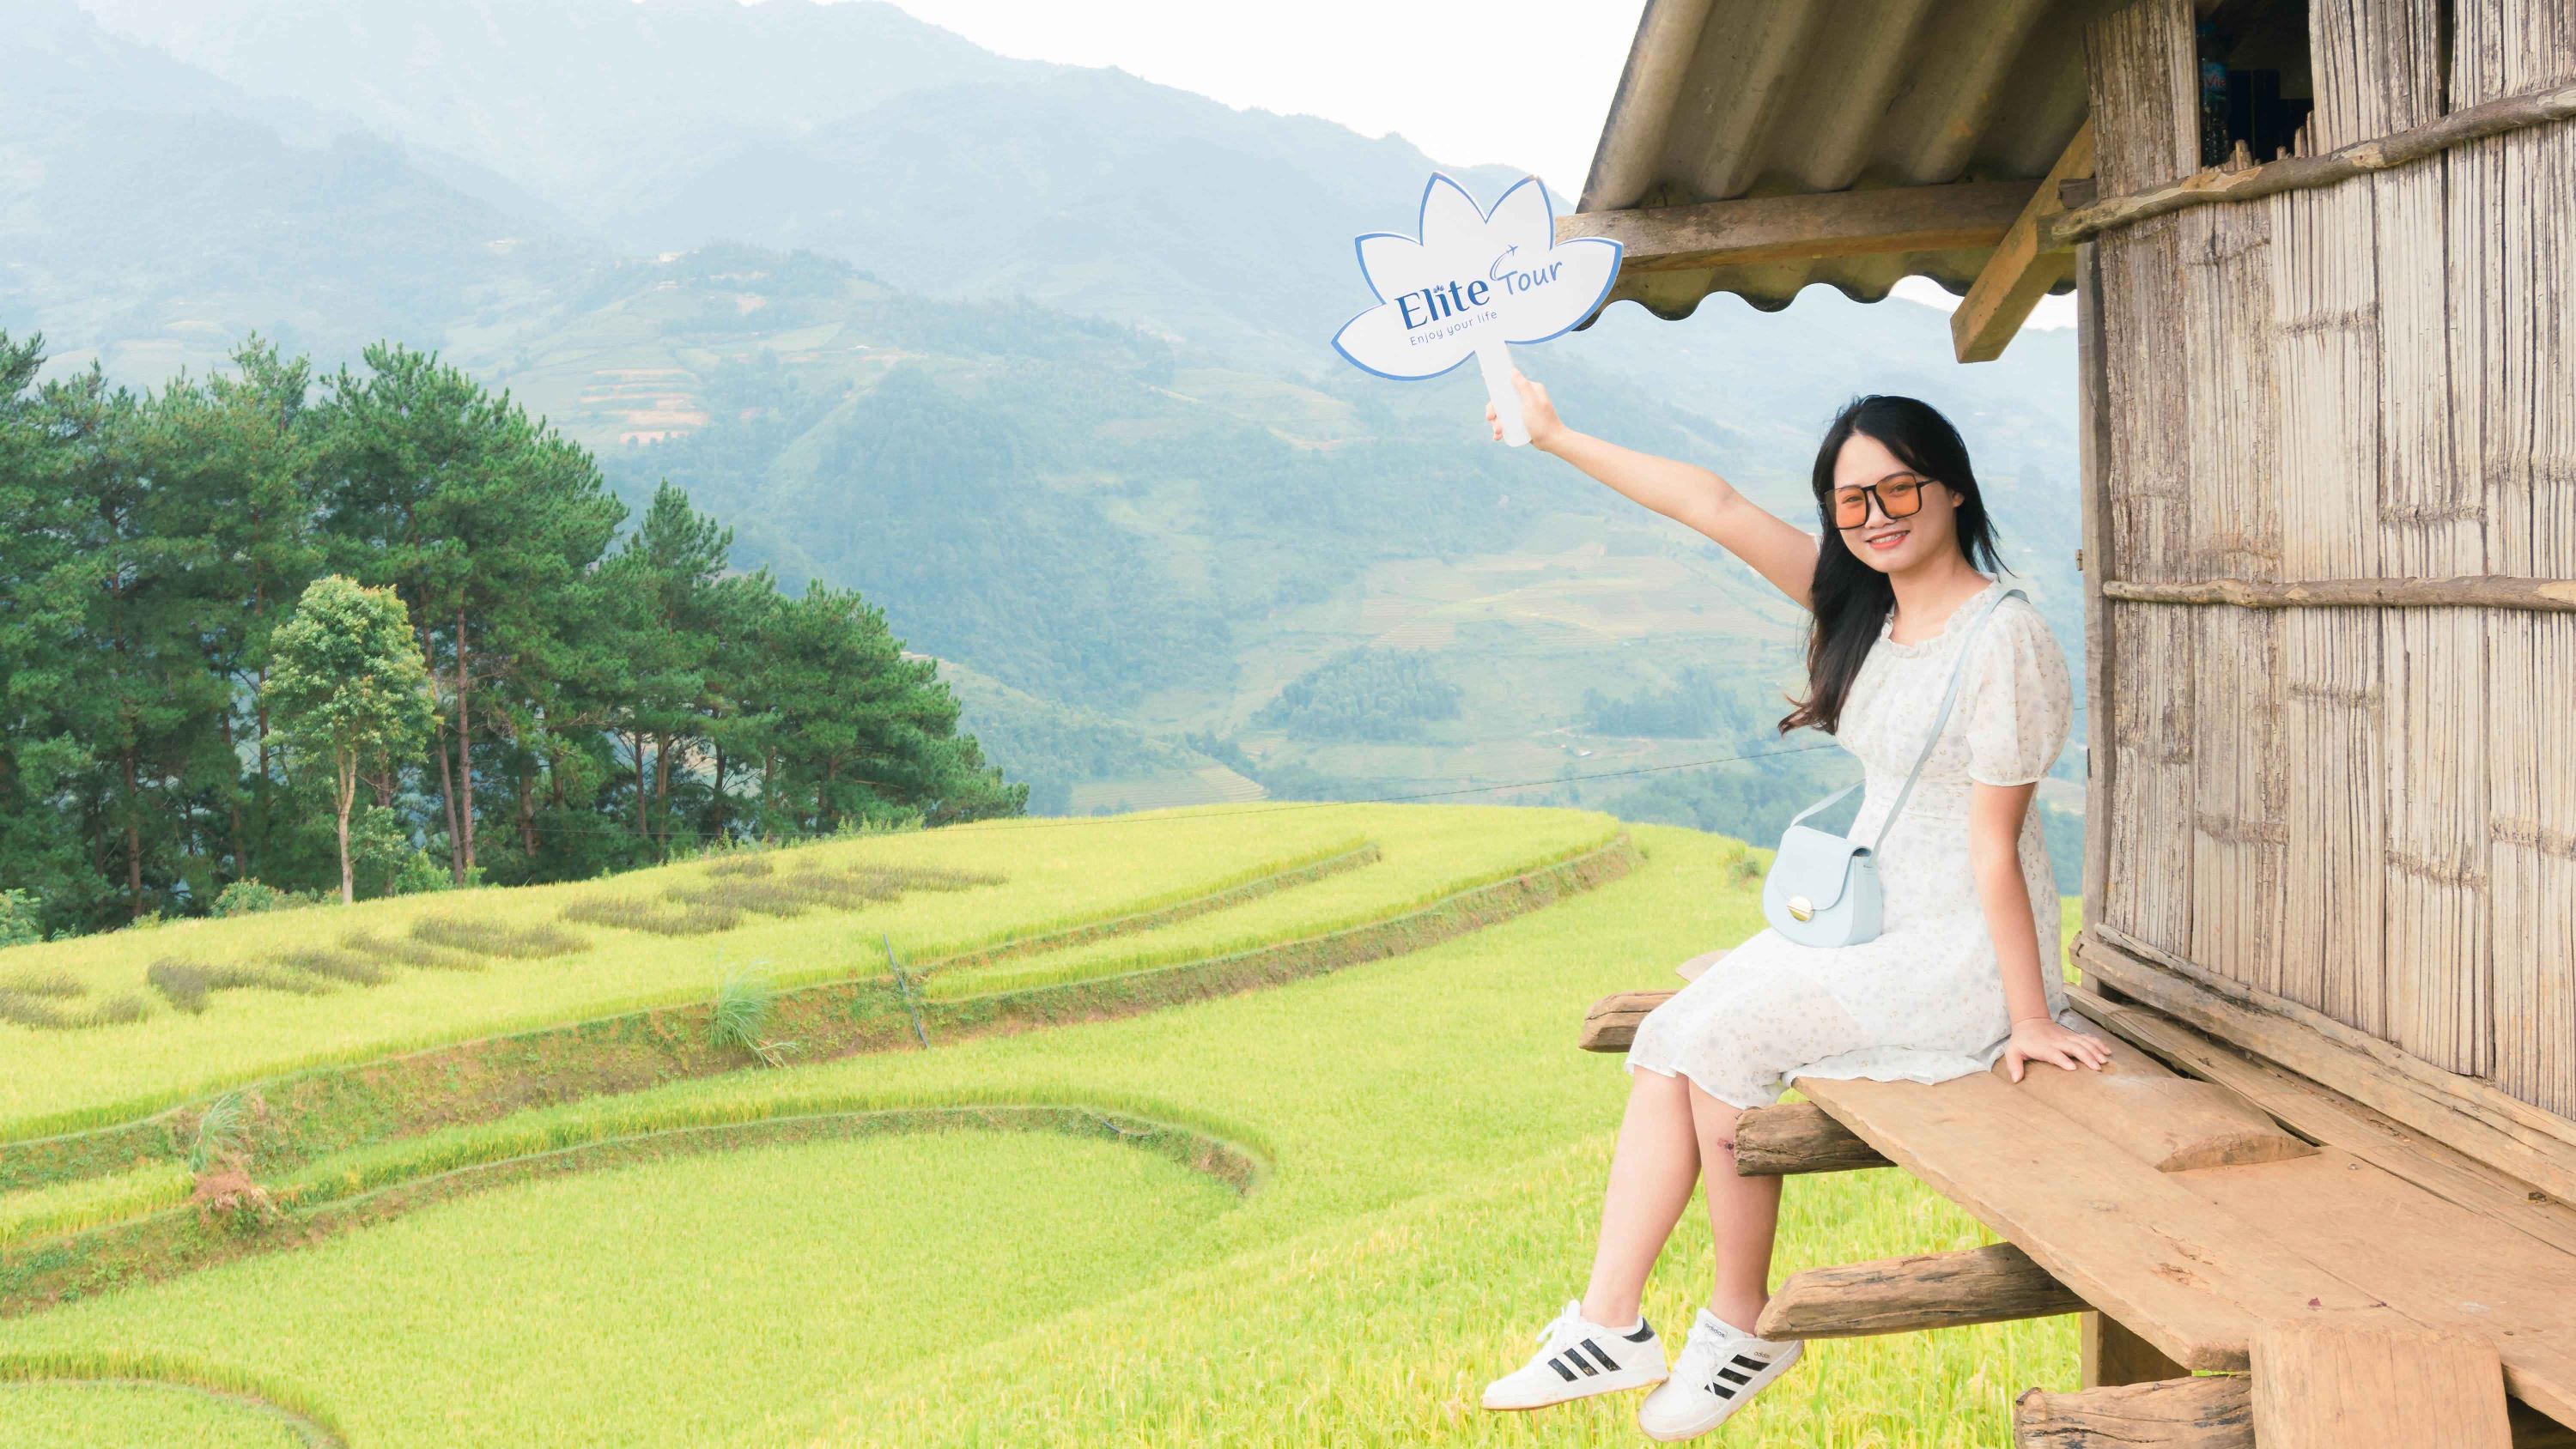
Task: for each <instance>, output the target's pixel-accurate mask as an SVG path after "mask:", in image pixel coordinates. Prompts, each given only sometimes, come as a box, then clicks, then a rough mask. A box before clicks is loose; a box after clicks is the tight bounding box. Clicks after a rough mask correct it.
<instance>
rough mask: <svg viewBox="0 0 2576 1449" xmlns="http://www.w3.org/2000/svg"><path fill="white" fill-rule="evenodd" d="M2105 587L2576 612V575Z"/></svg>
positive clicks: (2332, 604) (2197, 599)
mask: <svg viewBox="0 0 2576 1449" xmlns="http://www.w3.org/2000/svg"><path fill="white" fill-rule="evenodd" d="M2102 591H2103V593H2104V594H2106V595H2108V596H2109V597H2111V598H2114V599H2126V600H2130V601H2133V602H2136V603H2141V604H2202V605H2225V606H2229V607H2233V608H2239V609H2527V610H2533V611H2537V612H2543V613H2576V579H2529V578H2508V577H2505V576H2502V575H2482V576H2472V577H2463V578H2448V579H2433V578H2394V579H2306V580H2302V581H2300V582H2297V583H2278V584H2267V583H2257V582H2251V581H2248V580H2245V579H2192V580H2188V581H2184V582H2176V583H2143V582H2131V581H2128V580H2125V579H2113V580H2107V581H2105V582H2104V583H2103V585H2102Z"/></svg>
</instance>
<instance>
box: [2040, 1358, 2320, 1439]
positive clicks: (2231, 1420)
mask: <svg viewBox="0 0 2576 1449" xmlns="http://www.w3.org/2000/svg"><path fill="white" fill-rule="evenodd" d="M2253 1401H2254V1392H2253V1381H2252V1380H2251V1379H2248V1378H2247V1377H2245V1376H2244V1375H2242V1374H2212V1375H2207V1376H2203V1377H2197V1378H2181V1379H2162V1380H2157V1381H2154V1382H2149V1383H2143V1384H2123V1385H2119V1386H2116V1387H2113V1388H2101V1389H2082V1390H2079V1391H2077V1392H2075V1393H2071V1394H2051V1393H2044V1392H2042V1391H2040V1390H2038V1389H2031V1390H2028V1391H2027V1392H2025V1393H2023V1395H2022V1396H2021V1397H2020V1398H2018V1399H2016V1400H2014V1401H2013V1444H2014V1446H2015V1449H2254V1402H2253ZM2353 1442H2354V1443H2356V1444H2358V1443H2362V1442H2365V1441H2362V1440H2355V1441H2353Z"/></svg>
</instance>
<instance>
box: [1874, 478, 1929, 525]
mask: <svg viewBox="0 0 2576 1449" xmlns="http://www.w3.org/2000/svg"><path fill="white" fill-rule="evenodd" d="M1878 503H1879V506H1880V507H1881V508H1884V509H1886V510H1887V516H1888V517H1890V518H1909V517H1912V516H1913V514H1914V512H1915V511H1916V510H1917V509H1919V508H1921V507H1922V506H1923V485H1922V484H1920V483H1881V484H1880V485H1878Z"/></svg>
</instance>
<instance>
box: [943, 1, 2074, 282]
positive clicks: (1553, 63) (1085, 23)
mask: <svg viewBox="0 0 2576 1449" xmlns="http://www.w3.org/2000/svg"><path fill="white" fill-rule="evenodd" d="M892 3H893V4H895V5H897V6H899V7H900V8H902V9H903V10H905V11H908V12H910V13H911V14H913V15H916V16H918V17H920V18H921V19H923V20H927V21H929V22H931V23H932V24H934V25H939V26H943V27H945V28H947V29H949V30H953V31H956V32H957V33H958V34H960V35H963V36H965V37H966V38H967V39H968V40H971V41H973V42H975V43H976V44H977V45H980V46H982V47H984V48H985V49H986V50H991V51H997V52H999V53H1001V54H1003V55H1009V56H1019V57H1024V58H1027V59H1033V60H1051V61H1060V62H1063V63H1065V64H1068V65H1114V66H1116V67H1118V68H1119V69H1121V70H1123V71H1126V72H1128V73H1129V74H1131V75H1136V76H1140V77H1142V78H1144V79H1146V80H1149V81H1155V82H1159V83H1160V84H1163V85H1168V86H1177V87H1179V88H1180V89H1182V90H1187V91H1195V92H1197V93H1198V94H1200V95H1203V96H1211V97H1213V98H1215V99H1217V100H1220V101H1223V102H1225V103H1226V104H1227V105H1230V106H1236V107H1246V106H1257V107H1259V108H1261V109H1263V110H1268V111H1279V112H1284V113H1288V114H1304V115H1313V116H1321V117H1324V118H1325V119H1326V120H1331V121H1338V122H1340V123H1341V124H1342V125H1345V126H1348V127H1350V128H1351V129H1352V130H1354V131H1357V132H1359V133H1361V134H1362V135H1366V136H1383V135H1385V134H1386V133H1388V132H1389V131H1393V132H1396V133H1398V134H1400V135H1402V136H1403V137H1404V138H1405V139H1406V140H1408V141H1411V142H1412V143H1413V144H1414V145H1416V146H1418V147H1420V148H1421V149H1422V151H1423V152H1424V153H1425V154H1427V155H1429V156H1430V157H1432V158H1433V159H1434V160H1437V161H1443V162H1449V163H1453V164H1457V165H1473V164H1477V163H1481V162H1498V163H1502V164H1506V165H1514V166H1525V167H1528V168H1530V169H1531V170H1534V171H1536V172H1537V173H1538V174H1539V176H1540V177H1541V178H1542V179H1544V180H1545V181H1546V182H1547V184H1548V185H1549V186H1550V187H1551V188H1553V189H1554V190H1556V191H1557V192H1558V193H1560V194H1561V195H1563V196H1565V197H1567V198H1568V199H1569V200H1570V199H1572V198H1574V197H1576V196H1578V195H1580V194H1581V192H1582V190H1583V176H1584V173H1585V172H1586V171H1587V170H1589V169H1590V168H1591V165H1592V143H1593V141H1594V140H1595V139H1597V138H1598V137H1599V136H1600V134H1601V120H1602V117H1603V116H1604V115H1605V114H1606V113H1607V112H1608V111H1609V109H1610V93H1611V92H1612V91H1613V90H1615V89H1617V88H1618V84H1619V69H1620V67H1621V66H1622V65H1624V64H1626V62H1627V59H1628V42H1629V40H1630V39H1631V38H1632V37H1633V36H1634V35H1635V34H1636V30H1637V16H1638V13H1639V12H1640V11H1641V10H1642V9H1643V8H1644V6H1643V3H1642V0H1579V3H1574V4H1568V3H1566V0H1297V3H1287V4H1281V3H1263V0H892ZM1897 291H1898V294H1899V295H1900V296H1906V297H1911V298H1913V299H1915V300H1917V301H1923V302H1929V303H1931V304H1933V305H1935V306H1938V307H1941V308H1942V309H1943V310H1945V311H1946V310H1948V309H1949V308H1950V307H1952V306H1954V305H1956V301H1955V299H1954V298H1952V297H1951V296H1950V295H1949V294H1948V293H1947V292H1944V291H1942V290H1941V289H1940V288H1939V287H1937V286H1934V285H1933V284H1932V283H1930V282H1928V281H1925V280H1923V279H1922V278H1919V277H1915V278H1908V279H1907V280H1906V281H1903V282H1900V283H1898V284H1897ZM2031 320H2032V323H2033V325H2036V326H2042V327H2048V326H2068V325H2071V324H2072V323H2073V322H2074V302H2073V299H2072V298H2068V297H2050V298H2047V299H2045V300H2043V301H2042V302H2041V303H2040V307H2039V311H2038V312H2037V313H2036V314H2035V315H2034V316H2033V317H2032V319H2031Z"/></svg>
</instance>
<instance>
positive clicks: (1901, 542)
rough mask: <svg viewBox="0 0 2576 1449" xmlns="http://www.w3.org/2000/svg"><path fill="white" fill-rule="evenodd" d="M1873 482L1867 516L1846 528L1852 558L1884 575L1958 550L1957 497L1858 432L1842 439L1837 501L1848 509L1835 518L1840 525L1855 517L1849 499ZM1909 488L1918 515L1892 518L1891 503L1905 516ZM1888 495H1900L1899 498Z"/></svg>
mask: <svg viewBox="0 0 2576 1449" xmlns="http://www.w3.org/2000/svg"><path fill="white" fill-rule="evenodd" d="M1872 484H1875V485H1876V491H1875V493H1870V492H1863V493H1861V494H1860V503H1861V506H1862V508H1863V509H1865V510H1866V513H1865V516H1863V517H1862V518H1860V520H1859V522H1858V523H1857V524H1856V525H1854V526H1850V527H1845V528H1844V529H1843V530H1842V535H1843V544H1844V546H1845V547H1847V548H1849V549H1850V550H1851V551H1852V557H1854V558H1857V559H1859V560H1860V561H1861V562H1862V563H1865V564H1867V565H1869V566H1870V567H1871V568H1874V569H1876V570H1878V571H1879V572H1880V573H1883V574H1901V573H1903V572H1905V571H1906V570H1907V569H1910V568H1913V567H1914V566H1916V565H1917V564H1920V563H1923V562H1925V561H1926V560H1930V559H1937V558H1940V557H1942V556H1943V555H1944V554H1948V553H1956V552H1957V551H1958V548H1959V521H1958V512H1959V500H1958V496H1957V495H1956V494H1954V493H1952V492H1951V491H1950V490H1949V489H1948V488H1947V487H1945V486H1943V485H1942V484H1941V483H1940V482H1939V481H1938V480H1936V479H1929V478H1925V477H1924V476H1923V475H1922V474H1921V473H1918V472H1916V471H1915V470H1914V469H1912V468H1910V467H1908V466H1906V464H1905V463H1904V461H1903V460H1901V459H1899V458H1898V457H1897V456H1896V455H1895V454H1894V453H1891V452H1889V451H1888V450H1887V445H1886V444H1885V443H1882V442H1880V441H1879V440H1878V439H1876V438H1873V437H1871V436H1870V435H1868V434H1867V433H1854V434H1852V435H1851V436H1850V437H1849V438H1847V439H1845V440H1844V441H1843V447H1842V452H1841V453H1840V454H1838V455H1836V457H1835V459H1834V501H1835V503H1836V504H1837V505H1838V506H1840V507H1842V508H1844V509H1845V510H1846V511H1844V512H1842V513H1838V514H1837V515H1836V518H1835V521H1836V522H1837V523H1840V522H1841V521H1842V520H1843V518H1845V517H1849V516H1850V513H1849V511H1848V507H1849V506H1848V503H1847V501H1846V500H1848V499H1849V498H1850V496H1851V492H1852V490H1855V489H1865V488H1868V487H1869V486H1870V485H1872ZM1908 484H1911V485H1914V504H1915V508H1914V511H1913V512H1912V513H1911V514H1907V515H1906V516H1904V517H1900V518H1891V517H1889V516H1888V514H1887V507H1886V505H1887V503H1888V502H1890V501H1894V502H1895V503H1896V507H1897V511H1898V512H1899V513H1903V512H1904V508H1905V504H1904V502H1903V495H1904V492H1905V489H1906V486H1907V485H1908ZM1889 495H1895V497H1894V499H1892V500H1891V499H1890V496H1889Z"/></svg>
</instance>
